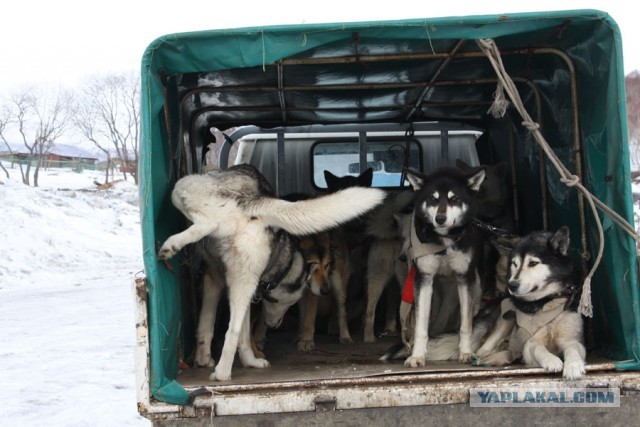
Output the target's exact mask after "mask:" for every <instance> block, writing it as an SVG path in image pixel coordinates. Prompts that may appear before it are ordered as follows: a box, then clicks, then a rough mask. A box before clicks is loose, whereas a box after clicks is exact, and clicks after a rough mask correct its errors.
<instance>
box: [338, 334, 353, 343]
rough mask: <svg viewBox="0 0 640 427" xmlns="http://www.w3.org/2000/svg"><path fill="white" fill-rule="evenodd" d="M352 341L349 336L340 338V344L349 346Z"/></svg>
mask: <svg viewBox="0 0 640 427" xmlns="http://www.w3.org/2000/svg"><path fill="white" fill-rule="evenodd" d="M352 342H353V339H352V338H351V337H350V336H348V335H347V336H346V337H340V344H351V343H352Z"/></svg>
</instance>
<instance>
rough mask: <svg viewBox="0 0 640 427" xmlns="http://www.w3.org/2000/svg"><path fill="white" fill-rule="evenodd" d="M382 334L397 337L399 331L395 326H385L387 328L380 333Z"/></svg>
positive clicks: (382, 335)
mask: <svg viewBox="0 0 640 427" xmlns="http://www.w3.org/2000/svg"><path fill="white" fill-rule="evenodd" d="M380 336H381V337H395V336H398V333H397V332H396V329H395V328H394V329H388V328H385V330H384V331H382V332H381V333H380Z"/></svg>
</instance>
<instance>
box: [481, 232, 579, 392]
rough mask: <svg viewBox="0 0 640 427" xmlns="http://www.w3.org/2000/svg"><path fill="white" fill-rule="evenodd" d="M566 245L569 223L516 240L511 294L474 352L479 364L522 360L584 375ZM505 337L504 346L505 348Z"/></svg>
mask: <svg viewBox="0 0 640 427" xmlns="http://www.w3.org/2000/svg"><path fill="white" fill-rule="evenodd" d="M568 250H569V229H568V228H567V227H561V228H560V229H558V230H557V231H556V232H555V233H550V232H536V233H532V234H530V235H528V236H527V237H525V238H523V239H522V240H520V242H518V243H517V244H516V245H515V247H514V248H513V250H512V251H511V254H510V262H509V273H508V282H507V287H508V290H509V297H508V298H505V299H504V300H503V301H502V303H501V313H500V316H499V317H498V321H497V323H496V326H495V328H494V329H493V332H491V333H490V335H489V336H488V337H487V339H486V340H485V342H484V344H483V345H482V347H480V349H479V350H478V351H477V355H478V356H479V357H480V362H481V363H484V364H488V365H506V364H509V363H511V362H513V361H515V360H517V359H522V361H523V362H524V363H525V364H527V365H529V366H536V367H542V368H544V369H545V370H547V371H549V372H560V371H562V376H563V377H564V378H566V379H568V380H572V379H577V378H580V377H582V376H584V374H585V356H586V350H585V347H584V344H583V324H582V317H581V315H580V314H579V313H578V312H577V311H576V309H577V305H578V300H579V290H580V271H579V264H578V262H576V261H575V260H574V259H572V258H571V257H569V256H568ZM505 340H507V341H508V348H503V347H504V344H506V342H505ZM559 356H562V357H563V359H564V363H563V360H562V359H561V358H560V357H559Z"/></svg>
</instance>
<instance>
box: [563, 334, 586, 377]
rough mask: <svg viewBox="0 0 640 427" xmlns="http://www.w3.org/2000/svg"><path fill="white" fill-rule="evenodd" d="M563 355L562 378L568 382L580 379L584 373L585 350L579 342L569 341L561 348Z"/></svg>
mask: <svg viewBox="0 0 640 427" xmlns="http://www.w3.org/2000/svg"><path fill="white" fill-rule="evenodd" d="M561 350H562V352H563V354H564V369H563V371H562V376H563V377H564V378H565V379H568V380H576V379H578V378H582V377H583V376H584V375H585V373H586V366H585V357H586V355H587V350H586V349H585V348H584V345H582V343H580V342H579V341H571V342H569V343H567V344H566V346H565V347H564V348H561Z"/></svg>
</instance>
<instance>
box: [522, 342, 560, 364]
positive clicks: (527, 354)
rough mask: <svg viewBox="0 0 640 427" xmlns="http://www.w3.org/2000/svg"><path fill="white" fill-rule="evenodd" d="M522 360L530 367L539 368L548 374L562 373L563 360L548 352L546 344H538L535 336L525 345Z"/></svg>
mask: <svg viewBox="0 0 640 427" xmlns="http://www.w3.org/2000/svg"><path fill="white" fill-rule="evenodd" d="M522 360H523V361H524V363H525V364H527V365H529V366H539V367H541V368H544V369H545V370H546V371H547V372H560V371H562V367H563V364H562V360H560V358H559V357H558V356H556V355H555V354H552V353H551V352H550V351H549V350H547V348H546V347H545V346H544V344H542V343H539V342H537V341H536V339H535V336H534V337H533V338H531V339H530V340H529V341H527V342H526V343H525V345H524V350H523V351H522Z"/></svg>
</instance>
